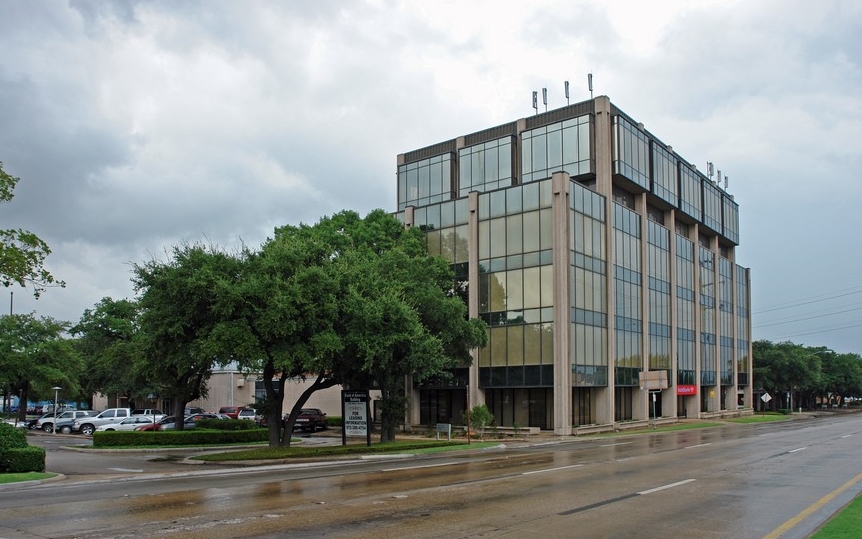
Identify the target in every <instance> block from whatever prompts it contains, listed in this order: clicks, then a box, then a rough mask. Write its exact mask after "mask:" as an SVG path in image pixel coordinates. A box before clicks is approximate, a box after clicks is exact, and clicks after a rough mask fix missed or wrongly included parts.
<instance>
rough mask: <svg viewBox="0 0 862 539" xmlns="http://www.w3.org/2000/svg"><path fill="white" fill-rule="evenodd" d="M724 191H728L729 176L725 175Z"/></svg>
mask: <svg viewBox="0 0 862 539" xmlns="http://www.w3.org/2000/svg"><path fill="white" fill-rule="evenodd" d="M724 190H725V191H727V174H725V175H724Z"/></svg>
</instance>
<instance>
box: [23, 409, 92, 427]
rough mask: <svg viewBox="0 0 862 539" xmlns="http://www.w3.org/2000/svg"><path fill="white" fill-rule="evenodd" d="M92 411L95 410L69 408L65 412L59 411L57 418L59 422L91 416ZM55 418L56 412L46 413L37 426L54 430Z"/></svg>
mask: <svg viewBox="0 0 862 539" xmlns="http://www.w3.org/2000/svg"><path fill="white" fill-rule="evenodd" d="M91 413H93V412H91V411H90V410H67V411H65V412H58V413H57V417H56V420H57V422H58V423H59V422H60V421H62V420H66V419H72V420H75V419H78V418H84V417H89V416H90V414H91ZM94 415H95V414H94ZM54 419H55V417H54V414H45V415H43V416H42V417H41V418H39V420H38V421H36V428H37V429H42V430H44V431H45V432H54Z"/></svg>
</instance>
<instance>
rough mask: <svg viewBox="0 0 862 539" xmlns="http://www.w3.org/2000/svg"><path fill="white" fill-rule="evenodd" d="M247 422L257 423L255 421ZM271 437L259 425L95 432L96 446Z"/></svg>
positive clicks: (219, 442) (207, 442)
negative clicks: (238, 428)
mask: <svg viewBox="0 0 862 539" xmlns="http://www.w3.org/2000/svg"><path fill="white" fill-rule="evenodd" d="M217 421H222V420H217ZM243 422H245V423H251V424H252V425H254V423H253V422H252V421H243ZM268 439H269V434H268V432H267V430H266V429H261V428H257V427H255V428H254V429H251V430H248V429H247V430H212V429H203V428H195V429H190V430H183V431H178V430H164V431H131V432H117V431H110V432H109V431H105V432H100V431H97V432H94V433H93V447H122V446H144V447H146V446H170V445H178V446H183V445H222V444H238V443H254V442H264V441H266V440H268Z"/></svg>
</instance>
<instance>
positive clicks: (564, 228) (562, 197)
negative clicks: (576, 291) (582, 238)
mask: <svg viewBox="0 0 862 539" xmlns="http://www.w3.org/2000/svg"><path fill="white" fill-rule="evenodd" d="M551 182H552V192H553V201H552V204H553V212H554V241H553V245H554V434H557V435H559V436H566V435H570V434H572V359H571V357H572V356H571V342H570V340H571V337H570V336H571V328H572V314H571V313H572V308H571V299H570V298H571V294H570V291H569V286H570V283H571V276H570V267H571V264H570V263H569V258H570V255H569V251H570V249H569V175H568V174H567V173H565V172H555V173H554V175H553V176H552V177H551Z"/></svg>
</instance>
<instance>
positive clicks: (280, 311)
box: [224, 210, 485, 445]
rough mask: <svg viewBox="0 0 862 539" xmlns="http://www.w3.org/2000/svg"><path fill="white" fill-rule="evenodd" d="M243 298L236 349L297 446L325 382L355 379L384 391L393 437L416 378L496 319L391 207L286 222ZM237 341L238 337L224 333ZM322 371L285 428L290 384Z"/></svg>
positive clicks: (252, 264)
mask: <svg viewBox="0 0 862 539" xmlns="http://www.w3.org/2000/svg"><path fill="white" fill-rule="evenodd" d="M240 281H241V282H240V284H239V286H238V287H237V289H236V291H235V293H234V296H233V297H228V296H225V298H224V299H225V308H226V309H228V308H230V309H233V320H234V322H233V324H232V327H233V329H234V330H235V334H234V335H233V338H232V339H231V341H230V342H231V343H232V344H231V349H230V350H231V354H232V355H233V356H234V357H237V358H239V361H240V362H241V363H242V368H243V369H244V370H248V371H257V372H262V374H263V383H264V388H265V391H266V397H265V399H264V401H263V403H261V405H260V410H261V411H262V412H263V413H264V414H265V415H266V417H267V424H268V426H269V429H270V433H269V440H270V444H271V445H275V444H278V443H280V444H282V445H289V444H290V433H291V430H292V428H293V426H294V424H295V420H296V417H297V416H298V415H299V411H300V409H301V408H302V406H303V405H304V404H305V403H306V402H307V400H308V399H309V398H310V397H311V395H312V394H313V393H314V392H315V391H319V390H321V389H324V388H327V387H332V386H334V385H345V386H348V387H351V388H370V387H371V386H372V385H373V386H374V387H375V388H377V389H380V390H381V392H382V393H383V421H384V431H383V434H382V436H381V437H382V439H384V440H387V439H392V438H393V437H394V432H395V425H397V423H398V422H399V421H400V419H401V418H403V415H404V380H405V376H407V375H412V376H414V377H416V378H417V379H424V378H425V377H430V376H434V375H438V374H443V373H445V372H446V370H447V369H450V368H452V367H454V366H457V365H458V364H459V363H460V362H464V361H466V362H469V358H470V356H469V348H470V347H471V346H476V345H479V344H483V343H484V339H485V326H484V324H483V323H482V322H481V321H478V320H473V321H468V320H467V316H466V306H465V305H464V303H463V302H462V301H461V300H460V299H459V298H458V297H457V296H456V295H455V294H454V292H453V286H452V272H451V270H450V269H449V267H448V265H447V264H446V263H445V262H444V261H443V260H442V259H440V258H439V257H433V258H432V257H428V256H427V255H426V253H425V248H424V237H423V236H422V232H421V231H419V230H410V229H405V228H404V226H403V225H402V224H401V223H400V222H399V221H398V220H397V219H395V218H394V217H392V216H390V215H388V214H386V213H385V212H383V211H382V210H377V211H374V212H371V213H370V214H369V215H368V216H366V217H365V218H364V219H362V218H360V217H359V215H358V214H356V213H355V212H350V211H345V212H341V213H338V214H336V215H333V216H332V217H325V218H322V219H321V220H320V221H319V222H318V223H317V224H315V225H313V226H309V225H300V226H285V227H280V228H278V229H276V231H275V234H274V237H273V238H271V239H269V240H267V241H266V242H265V243H264V245H263V246H262V248H261V251H260V252H259V253H255V254H254V255H251V256H249V257H248V259H247V261H246V266H245V270H244V272H243V278H242V279H241V280H240ZM224 342H225V343H226V344H227V343H228V341H227V340H225V341H224ZM307 377H313V379H314V382H313V383H312V384H311V385H310V386H309V387H308V388H307V389H306V390H305V391H304V392H303V394H302V395H301V396H300V397H299V398H298V399H297V401H296V402H295V403H293V406H292V408H291V411H290V412H289V413H288V415H287V418H286V420H285V422H284V427H285V428H284V430H283V431H282V430H281V425H282V421H281V417H280V412H281V410H282V406H283V399H284V388H285V384H287V383H289V381H290V380H291V379H297V378H307Z"/></svg>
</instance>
